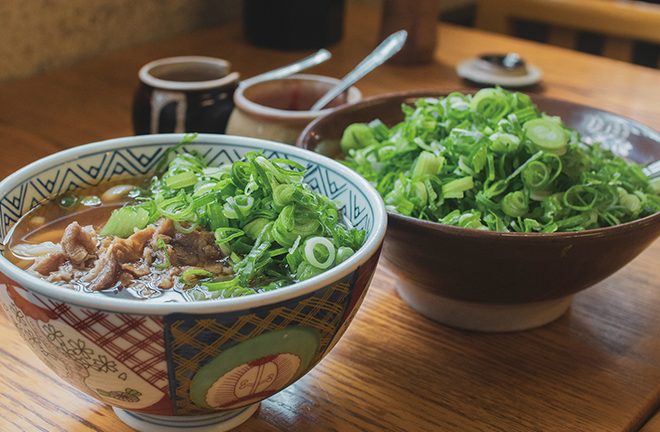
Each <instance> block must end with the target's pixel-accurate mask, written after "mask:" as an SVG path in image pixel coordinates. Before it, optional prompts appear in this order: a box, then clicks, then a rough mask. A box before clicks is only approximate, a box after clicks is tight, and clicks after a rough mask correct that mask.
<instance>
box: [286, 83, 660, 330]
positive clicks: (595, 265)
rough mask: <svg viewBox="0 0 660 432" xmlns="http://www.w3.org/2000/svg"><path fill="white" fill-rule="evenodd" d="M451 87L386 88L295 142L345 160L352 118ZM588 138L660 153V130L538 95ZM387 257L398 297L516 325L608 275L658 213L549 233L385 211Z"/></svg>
mask: <svg viewBox="0 0 660 432" xmlns="http://www.w3.org/2000/svg"><path fill="white" fill-rule="evenodd" d="M448 93H449V92H442V91H417V92H408V93H398V94H391V95H384V96H379V97H375V98H371V99H367V100H365V101H363V102H360V103H358V104H355V105H351V106H347V107H343V108H339V109H337V110H336V111H334V112H332V113H329V114H328V115H326V116H324V117H321V118H319V119H317V120H315V121H314V122H312V123H311V124H310V125H309V126H308V127H307V128H306V129H305V131H304V132H303V133H302V135H301V136H300V137H299V139H298V143H297V145H298V146H300V147H303V148H306V149H309V150H313V151H316V152H319V153H321V154H324V155H327V156H330V157H333V158H335V159H341V158H343V157H344V155H343V154H342V152H341V148H340V145H339V141H340V138H341V136H342V134H343V131H344V130H345V129H346V127H347V126H349V125H350V124H352V123H358V122H370V121H371V120H374V119H377V118H378V119H381V121H383V122H384V123H385V124H386V125H388V126H393V125H395V124H397V123H399V122H400V121H402V120H403V114H402V112H401V105H402V104H413V103H414V102H415V101H416V100H417V99H419V98H423V97H440V96H445V95H447V94H448ZM532 99H533V100H534V102H535V103H536V104H537V106H538V107H539V109H540V110H541V111H543V112H546V113H548V114H551V115H558V116H560V117H561V118H562V120H563V121H564V122H565V123H566V124H567V125H568V126H569V127H571V128H573V129H576V130H577V131H578V132H580V134H581V135H582V137H583V139H584V140H585V141H586V142H601V143H602V144H603V145H604V146H605V147H608V148H610V149H611V150H612V151H613V152H614V153H616V154H618V155H619V156H623V157H626V158H628V159H630V160H633V161H635V162H637V163H640V164H642V165H645V164H648V163H651V162H652V161H655V160H658V159H660V134H658V133H657V132H655V131H654V130H652V129H650V128H648V127H646V126H644V125H642V124H639V123H637V122H635V121H633V120H629V119H626V118H624V117H620V116H617V115H615V114H612V113H608V112H605V111H601V110H597V109H594V108H590V107H586V106H583V105H578V104H574V103H570V102H566V101H561V100H556V99H550V98H545V97H540V96H533V97H532ZM388 217H389V225H388V231H387V236H386V239H385V245H384V247H383V259H384V261H385V262H387V263H388V264H389V266H390V268H391V269H392V270H393V271H394V273H395V274H396V275H397V291H398V292H399V294H400V296H401V298H402V299H403V300H404V301H406V302H407V303H408V304H409V305H410V306H411V307H412V308H413V309H415V310H416V311H418V312H420V313H422V314H423V315H425V316H427V317H429V318H431V319H434V320H436V321H439V322H441V323H444V324H448V325H451V326H454V327H458V328H463V329H469V330H478V331H490V332H498V331H514V330H523V329H529V328H533V327H538V326H541V325H543V324H546V323H549V322H551V321H553V320H555V319H557V318H558V317H560V316H561V315H562V314H564V313H565V312H566V311H567V310H568V308H569V307H570V305H571V301H572V298H573V295H574V294H576V293H578V292H579V291H582V290H584V289H586V288H588V287H590V286H592V285H594V284H596V283H597V282H599V281H601V280H603V279H605V278H606V277H608V276H610V275H611V274H613V273H614V272H616V271H617V270H619V269H620V268H621V267H623V266H624V265H626V264H627V263H628V262H630V261H631V260H632V259H633V258H635V257H636V256H637V255H639V254H640V253H641V252H642V251H643V250H644V249H645V248H646V247H648V246H649V245H650V244H651V243H652V242H653V241H654V240H655V239H656V238H657V237H658V235H660V213H656V214H654V215H651V216H647V217H644V218H641V219H638V220H635V221H632V222H628V223H624V224H621V225H616V226H612V227H607V228H599V229H591V230H586V231H578V232H558V233H550V234H539V233H512V232H494V231H484V230H474V229H468V228H460V227H455V226H449V225H444V224H440V223H437V222H432V221H427V220H420V219H415V218H412V217H407V216H403V215H400V214H397V213H394V212H389V213H388Z"/></svg>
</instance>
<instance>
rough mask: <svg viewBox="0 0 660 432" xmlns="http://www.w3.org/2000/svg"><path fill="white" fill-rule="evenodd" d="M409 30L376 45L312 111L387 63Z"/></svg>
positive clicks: (402, 42) (399, 48) (392, 35)
mask: <svg viewBox="0 0 660 432" xmlns="http://www.w3.org/2000/svg"><path fill="white" fill-rule="evenodd" d="M407 38H408V32H406V31H405V30H399V31H398V32H396V33H392V34H391V35H390V36H388V37H387V38H386V39H385V40H384V41H383V42H381V44H380V45H378V46H377V47H376V49H374V50H373V51H372V52H371V53H370V54H369V55H368V56H366V57H365V58H364V59H363V60H362V61H361V62H360V64H358V65H357V66H355V68H354V69H353V70H352V71H350V72H349V73H348V74H346V76H344V78H342V79H341V81H339V82H338V83H337V84H336V85H335V86H334V87H333V88H331V89H330V90H328V92H327V93H326V94H324V95H323V96H322V97H321V99H319V100H317V101H316V103H314V105H312V108H311V109H310V111H318V110H320V109H322V108H323V107H325V106H326V105H327V104H329V103H330V102H332V101H333V100H334V99H335V98H336V97H337V96H339V95H340V94H342V93H343V92H344V91H345V90H346V89H347V88H349V87H350V86H352V85H353V84H355V83H356V82H357V81H359V80H360V79H361V78H362V77H364V76H365V75H366V74H368V73H369V72H371V71H372V70H374V69H375V68H377V67H378V66H380V65H382V64H383V63H385V62H386V61H387V60H388V59H389V58H390V57H392V56H393V55H394V54H396V53H398V52H399V51H400V50H401V48H403V44H405V43H406V39H407Z"/></svg>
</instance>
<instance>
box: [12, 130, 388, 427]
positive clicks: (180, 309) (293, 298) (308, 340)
mask: <svg viewBox="0 0 660 432" xmlns="http://www.w3.org/2000/svg"><path fill="white" fill-rule="evenodd" d="M181 139H182V135H174V134H173V135H149V136H142V137H131V138H119V139H114V140H109V141H104V142H99V143H94V144H89V145H85V146H80V147H77V148H74V149H70V150H66V151H63V152H60V153H57V154H54V155H52V156H49V157H47V158H44V159H41V160H39V161H37V162H34V163H32V164H30V165H28V166H26V167H25V168H23V169H21V170H19V171H17V172H16V173H14V174H12V175H11V176H9V177H7V178H6V179H5V180H4V181H2V182H1V183H0V196H1V197H2V199H1V201H0V216H1V218H0V220H1V222H2V223H1V225H0V233H1V234H2V237H3V239H4V240H6V239H7V238H8V235H9V234H10V231H11V229H12V227H13V226H14V225H15V224H16V222H17V221H18V219H19V218H20V217H21V216H23V215H24V214H25V213H26V212H28V211H29V210H30V209H31V208H33V207H34V206H36V205H38V204H39V203H40V202H43V201H44V200H46V199H49V198H52V197H54V196H57V195H58V194H60V193H62V192H65V191H69V190H75V189H78V188H81V187H88V186H94V185H98V184H100V183H102V182H105V181H109V180H113V179H121V178H124V179H125V178H127V177H135V176H140V177H143V176H146V175H149V174H151V173H153V171H154V168H155V166H156V165H157V163H158V160H159V158H160V156H161V155H162V154H163V153H164V152H165V150H166V149H167V148H169V147H171V146H172V145H174V144H176V143H178V142H179V141H180V140H181ZM186 149H187V150H195V151H198V152H200V153H201V154H203V155H204V156H205V158H206V160H207V161H208V162H209V163H210V165H214V164H216V165H217V164H221V163H227V162H232V161H234V160H237V159H240V158H241V157H242V156H243V155H244V154H245V153H247V152H249V151H254V150H261V151H263V152H264V155H265V156H266V157H269V158H274V157H278V158H282V157H284V158H289V159H292V160H294V161H296V162H298V163H299V164H301V165H303V166H304V167H306V168H307V173H306V176H305V178H304V181H305V182H306V183H307V184H309V186H310V187H311V188H312V189H314V190H317V191H319V192H320V193H323V194H326V195H328V196H329V197H331V198H332V199H334V200H336V201H337V202H338V203H339V206H340V208H341V210H342V212H343V214H344V217H345V219H346V220H347V221H348V223H350V224H352V225H353V226H354V227H356V228H359V229H364V230H366V232H367V236H366V241H365V244H364V245H363V246H362V247H361V248H360V249H359V250H358V251H356V253H355V254H354V255H353V256H352V257H351V258H349V259H348V260H346V261H344V262H343V263H341V264H339V265H338V266H336V267H334V268H332V269H330V270H328V271H326V272H324V273H322V274H320V275H318V276H315V277H313V278H311V279H308V280H305V281H303V282H298V283H295V284H293V285H290V286H287V287H283V288H280V289H277V290H274V291H269V292H265V293H259V294H254V295H251V296H245V297H239V298H230V299H217V300H207V301H199V302H186V301H185V300H183V298H181V300H180V301H167V302H164V301H160V302H159V301H157V300H146V301H145V300H137V299H135V300H134V299H128V298H119V297H113V296H109V295H105V294H101V293H94V294H91V293H84V292H78V291H75V290H71V289H67V288H64V287H61V286H57V285H54V284H51V283H49V282H46V281H44V280H42V279H39V278H37V277H35V276H33V275H31V274H30V273H28V272H27V271H24V270H22V269H20V268H19V267H17V266H15V265H14V264H12V263H11V262H10V261H9V260H7V259H6V258H5V257H4V256H1V257H0V272H1V273H2V276H1V278H2V280H1V283H0V305H1V306H2V308H3V309H4V311H5V313H6V314H7V316H8V317H9V319H10V321H12V322H13V323H14V325H15V326H16V328H17V329H18V331H19V333H20V334H21V335H22V336H23V338H24V339H25V340H26V342H27V343H28V344H29V345H30V347H31V348H32V349H33V351H34V352H35V354H36V355H37V356H38V357H39V358H40V359H41V360H42V361H43V362H44V363H45V364H46V365H48V366H49V367H50V368H51V369H52V370H53V371H54V372H55V373H57V374H58V375H59V376H60V377H61V378H62V379H63V380H65V381H66V382H68V383H69V384H71V385H73V386H74V387H76V388H77V389H79V390H80V391H82V392H84V393H86V394H88V395H91V396H92V397H94V398H96V399H98V400H100V401H103V402H105V403H107V404H109V405H111V406H112V407H113V408H114V410H115V412H116V413H117V415H118V416H119V417H120V418H121V419H122V420H123V421H124V422H126V423H127V424H129V425H130V426H132V427H134V428H136V429H138V430H149V431H151V430H184V429H185V430H191V431H193V430H214V431H215V430H226V429H228V428H231V427H234V426H236V425H238V424H240V423H242V422H243V421H245V420H247V419H248V418H249V417H250V415H252V413H254V412H255V410H256V409H257V407H258V405H259V401H261V400H263V399H264V398H267V397H269V396H271V395H273V394H275V393H277V392H279V391H280V390H282V389H283V388H285V387H287V386H288V385H290V384H292V383H293V382H294V381H296V380H297V379H299V378H300V377H301V376H303V375H304V374H305V373H307V372H308V371H309V370H310V369H311V368H312V367H314V365H315V364H316V363H318V362H319V361H320V360H321V359H322V358H323V356H325V355H326V354H327V353H328V352H329V351H330V350H331V349H332V347H333V346H334V345H335V344H336V343H337V341H338V340H339V338H340V337H341V336H342V334H343V333H344V331H345V330H346V328H347V326H348V325H349V323H350V322H351V320H352V318H353V316H354V315H355V313H356V311H357V309H358V307H359V306H360V304H361V302H362V299H363V298H364V295H365V293H366V290H367V287H368V285H369V283H370V281H371V277H372V276H373V273H374V270H375V267H376V263H377V261H378V257H379V254H380V249H381V244H382V241H383V237H384V233H385V227H386V223H387V219H386V213H385V208H384V205H383V202H382V200H381V199H380V197H379V196H378V194H377V192H376V191H375V190H374V189H373V188H372V187H371V186H370V185H369V184H368V183H367V182H366V181H364V180H363V179H362V178H361V177H359V176H358V175H357V174H355V173H353V172H352V171H350V170H348V169H347V168H345V167H343V166H342V165H340V164H339V163H337V162H334V161H332V160H331V159H328V158H325V157H323V156H320V155H317V154H314V153H312V152H308V151H305V150H301V149H298V148H296V147H292V146H286V145H283V144H277V143H272V142H268V141H262V140H258V139H252V138H244V137H232V136H223V135H199V136H198V137H197V139H196V141H195V142H194V143H193V144H189V145H186Z"/></svg>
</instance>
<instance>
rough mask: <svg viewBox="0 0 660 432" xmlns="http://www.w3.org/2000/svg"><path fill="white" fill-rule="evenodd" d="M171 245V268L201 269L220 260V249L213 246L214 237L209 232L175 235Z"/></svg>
mask: <svg viewBox="0 0 660 432" xmlns="http://www.w3.org/2000/svg"><path fill="white" fill-rule="evenodd" d="M171 245H172V252H171V253H170V262H171V263H172V265H173V266H177V267H182V266H195V267H203V266H204V265H207V264H211V263H214V262H216V261H218V260H219V259H221V258H222V253H221V252H220V249H218V247H217V246H216V245H215V236H214V235H213V233H212V232H209V231H193V232H191V233H189V234H182V233H176V234H175V235H174V238H173V239H172V243H171Z"/></svg>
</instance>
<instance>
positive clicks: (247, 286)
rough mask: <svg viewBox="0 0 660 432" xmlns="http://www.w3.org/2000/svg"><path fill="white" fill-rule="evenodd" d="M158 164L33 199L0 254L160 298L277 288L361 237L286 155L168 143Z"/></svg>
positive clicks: (38, 268)
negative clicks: (234, 156) (205, 151)
mask: <svg viewBox="0 0 660 432" xmlns="http://www.w3.org/2000/svg"><path fill="white" fill-rule="evenodd" d="M158 171H159V172H158V173H157V175H156V176H154V177H153V178H146V179H139V178H133V179H128V180H123V181H114V182H112V183H106V184H101V185H99V186H96V187H94V188H89V189H84V190H79V191H75V192H71V193H67V194H65V195H62V196H59V197H57V198H56V199H53V200H51V201H48V202H46V203H44V204H42V205H41V206H39V207H37V208H35V209H33V210H32V211H30V212H29V213H28V214H26V215H25V216H24V217H23V218H22V219H21V220H20V221H19V222H18V223H17V224H16V225H15V226H14V228H13V230H12V232H11V233H10V235H9V236H8V241H6V245H7V246H8V247H6V248H5V256H6V257H7V258H8V259H9V260H10V261H12V262H13V263H14V264H16V265H17V266H19V267H21V268H23V269H25V270H26V271H28V272H30V273H32V274H34V275H36V276H38V277H40V278H42V279H44V280H47V281H49V282H52V283H54V284H57V285H60V286H62V288H63V289H73V290H78V291H83V292H89V293H102V294H104V295H112V296H121V297H127V298H136V299H151V300H156V301H165V302H170V301H193V300H206V299H212V298H227V297H235V296H243V295H249V294H254V293H258V292H264V291H268V290H272V289H277V288H279V287H282V286H285V285H289V284H292V283H294V282H297V281H300V280H305V279H308V278H310V277H312V276H315V275H317V274H320V273H322V272H323V271H325V270H328V269H330V268H331V267H334V266H336V265H338V264H339V263H341V262H342V261H344V260H346V259H348V258H349V257H350V256H351V255H352V254H353V253H354V252H355V251H356V250H357V249H358V248H359V247H360V246H361V245H362V243H363V242H364V237H365V233H364V232H363V231H361V230H357V229H353V228H349V227H347V226H346V225H345V223H343V221H342V218H341V214H340V213H339V211H338V210H337V207H336V204H335V203H334V202H333V201H331V200H330V199H328V198H327V197H325V196H323V195H320V194H318V193H316V192H313V191H311V190H310V189H309V188H308V187H307V186H306V185H305V184H303V183H302V177H303V175H304V171H303V170H302V167H300V166H299V165H298V164H296V163H294V162H292V161H289V160H273V161H271V160H268V159H266V158H264V157H263V156H262V155H261V154H259V153H250V154H248V155H246V158H245V160H243V161H237V162H235V163H234V164H230V165H224V166H220V167H209V166H207V164H206V162H205V161H204V160H203V158H201V157H200V156H199V155H196V154H191V153H185V152H180V151H179V150H178V147H177V148H173V149H171V150H170V151H168V154H167V155H166V156H164V159H163V161H162V162H161V164H160V167H159V169H158Z"/></svg>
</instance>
